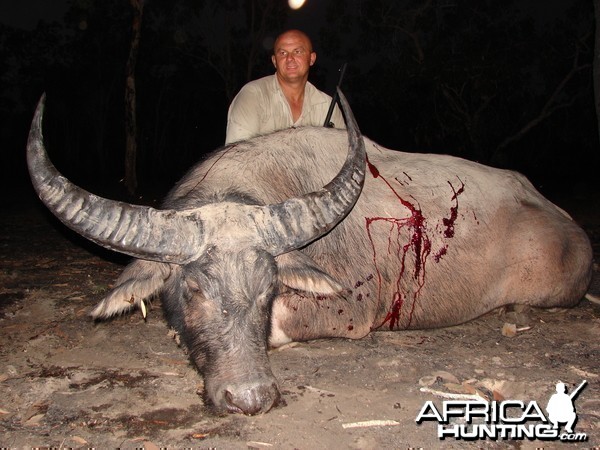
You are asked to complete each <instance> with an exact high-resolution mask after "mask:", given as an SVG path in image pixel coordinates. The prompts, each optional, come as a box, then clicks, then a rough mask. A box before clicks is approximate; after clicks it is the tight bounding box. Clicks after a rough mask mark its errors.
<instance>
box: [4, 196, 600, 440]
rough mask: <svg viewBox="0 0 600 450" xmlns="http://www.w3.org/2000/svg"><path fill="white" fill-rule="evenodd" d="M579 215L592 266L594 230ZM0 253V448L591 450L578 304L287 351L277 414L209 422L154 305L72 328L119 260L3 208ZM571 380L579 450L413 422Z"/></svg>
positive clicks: (599, 381)
mask: <svg viewBox="0 0 600 450" xmlns="http://www.w3.org/2000/svg"><path fill="white" fill-rule="evenodd" d="M582 217H584V220H585V221H587V222H586V224H584V226H585V227H586V230H588V232H589V233H590V235H591V236H592V238H593V240H594V243H595V249H596V251H597V256H598V245H597V244H598V242H599V241H600V233H598V230H599V229H600V226H599V225H600V223H599V222H598V221H597V217H595V216H594V217H593V218H590V217H589V216H582ZM0 248H1V252H0V327H1V329H2V333H1V334H0V363H1V364H0V447H8V448H30V447H54V448H69V447H71V448H75V447H76V448H89V447H95V448H116V447H120V448H126V449H129V448H131V449H133V448H141V447H145V448H146V449H154V448H160V447H168V448H184V447H185V448H208V447H214V448H227V449H238V448H239V449H269V448H273V449H275V448H277V449H296V448H297V449H319V448H350V449H387V448H409V447H413V448H414V447H423V448H439V447H445V448H465V447H470V448H505V447H511V448H536V447H542V446H543V447H545V448H556V447H568V448H583V447H592V446H598V445H600V339H599V337H600V306H599V305H595V304H592V303H589V302H587V301H583V302H582V303H580V305H579V306H577V307H575V308H573V309H570V310H551V311H545V310H523V309H517V310H514V309H512V310H503V311H494V312H492V313H490V314H488V315H486V316H484V317H482V318H480V319H478V320H476V321H472V322H470V323H467V324H464V325H462V326H457V327H452V328H447V329H438V330H427V331H411V332H378V333H373V334H371V335H370V336H368V337H367V338H365V339H362V340H359V341H350V340H344V339H338V340H332V339H325V340H318V341H312V342H307V343H300V344H294V345H291V346H288V347H286V348H283V349H279V350H276V351H273V352H272V353H271V356H270V357H271V363H272V366H273V372H274V374H275V375H276V376H277V378H278V379H279V381H280V387H281V389H282V391H283V396H284V399H285V401H286V403H287V405H286V406H281V407H278V408H276V409H274V410H272V411H271V412H269V413H268V414H265V415H260V416H253V417H246V416H233V415H232V416H226V417H215V416H211V415H210V414H208V413H207V412H206V411H205V409H204V407H203V404H202V397H201V395H200V393H201V392H202V387H203V386H202V378H201V376H200V375H198V373H197V372H196V371H195V370H194V368H193V367H192V366H191V365H190V363H189V362H188V359H187V357H186V355H185V352H184V350H183V349H182V348H180V347H179V346H178V345H177V342H176V339H175V337H174V336H173V333H172V332H170V330H169V329H168V327H167V325H166V323H165V321H164V319H163V317H162V313H161V310H160V305H159V304H157V303H155V304H154V305H153V307H152V309H151V310H150V311H149V315H148V318H147V320H146V321H144V320H143V318H142V316H141V314H139V313H136V314H133V315H129V316H125V317H121V318H118V319H116V320H113V321H110V322H104V323H99V324H94V323H93V322H91V321H90V320H89V319H88V318H87V317H86V314H87V312H88V311H89V310H90V308H91V307H92V306H93V305H94V304H95V301H96V300H98V299H99V297H100V296H101V294H102V292H105V291H106V290H107V289H108V287H109V285H110V284H111V283H112V282H113V280H114V279H115V278H116V276H117V275H118V273H119V272H120V270H121V269H122V267H123V264H124V263H125V261H126V260H125V259H124V258H121V257H119V256H116V255H111V254H109V253H106V252H104V251H102V250H100V249H98V248H96V247H94V246H92V245H91V244H88V243H85V242H83V241H82V240H81V239H79V238H78V237H76V236H73V235H72V234H70V233H68V232H67V231H65V230H64V229H63V228H62V227H61V226H60V225H58V224H56V222H55V221H53V220H52V219H51V218H49V216H48V215H47V214H46V213H44V212H43V210H42V209H41V208H38V207H33V206H32V207H26V208H24V207H19V208H16V207H9V208H5V209H4V214H3V215H2V216H0ZM505 324H514V325H515V326H516V328H517V330H518V331H516V335H514V336H510V335H511V334H513V333H510V329H511V327H510V326H508V327H506V326H505ZM503 327H504V333H503V332H502V330H503ZM512 329H513V330H514V327H513V328H512ZM584 379H586V380H587V381H588V383H589V384H588V385H587V386H586V387H585V388H584V390H583V391H582V392H581V394H580V395H579V396H578V397H577V400H576V402H575V404H576V408H577V413H578V416H579V421H578V423H577V426H576V431H577V432H579V433H586V434H587V436H588V441H587V442H584V443H577V444H560V443H558V442H543V441H529V440H524V441H512V440H511V441H505V440H498V441H497V442H494V441H490V440H487V441H475V442H465V441H456V440H454V439H446V440H444V441H440V440H439V439H438V438H437V436H436V424H435V423H433V422H425V423H423V424H421V425H417V424H416V423H415V418H416V416H417V415H418V413H419V411H420V409H421V407H422V406H423V405H424V403H425V402H426V401H427V400H432V401H434V402H435V403H436V404H437V405H441V402H442V398H441V397H440V395H451V394H468V395H473V394H475V393H479V394H480V395H483V396H485V397H486V398H488V399H493V398H496V399H502V398H506V399H509V398H510V399H519V400H522V401H524V402H529V401H531V400H535V401H537V402H538V403H539V404H540V405H542V406H545V405H546V402H547V401H548V399H549V397H550V395H551V394H552V393H553V392H554V389H555V383H556V382H557V381H559V380H561V381H563V382H565V383H566V384H567V385H568V386H569V387H570V388H571V389H572V388H573V387H574V386H576V385H578V384H579V383H581V382H582V380H584ZM423 388H425V389H423ZM423 390H425V392H424V391H423ZM427 390H428V391H427Z"/></svg>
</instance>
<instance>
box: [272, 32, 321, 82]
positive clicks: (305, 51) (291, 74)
mask: <svg viewBox="0 0 600 450" xmlns="http://www.w3.org/2000/svg"><path fill="white" fill-rule="evenodd" d="M316 59H317V54H316V53H315V52H313V51H312V45H311V43H310V40H309V39H308V38H307V37H306V36H305V35H304V34H302V33H298V32H295V31H290V32H288V33H284V34H282V35H281V36H280V37H279V38H278V39H277V41H276V42H275V47H274V52H273V56H272V57H271V60H272V61H273V65H274V66H275V69H276V70H277V75H278V76H279V77H280V78H281V79H283V80H284V81H288V82H294V81H300V80H306V79H307V78H308V71H309V69H310V66H312V65H313V64H314V63H315V60H316Z"/></svg>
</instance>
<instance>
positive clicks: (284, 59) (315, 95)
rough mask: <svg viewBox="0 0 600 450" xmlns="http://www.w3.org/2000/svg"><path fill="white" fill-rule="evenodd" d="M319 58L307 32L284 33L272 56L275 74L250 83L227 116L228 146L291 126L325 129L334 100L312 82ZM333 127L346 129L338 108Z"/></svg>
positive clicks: (332, 118)
mask: <svg viewBox="0 0 600 450" xmlns="http://www.w3.org/2000/svg"><path fill="white" fill-rule="evenodd" d="M316 59H317V54H316V53H315V52H314V51H313V48H312V43H311V41H310V38H309V37H308V36H307V35H306V34H305V33H303V32H302V31H299V30H289V31H286V32H284V33H282V34H280V35H279V36H278V37H277V39H276V40H275V44H274V45H273V55H272V56H271V61H272V62H273V66H274V67H275V74H274V75H269V76H266V77H264V78H260V79H258V80H254V81H251V82H249V83H248V84H246V85H245V86H244V87H242V89H241V90H240V92H239V93H238V94H237V95H236V96H235V98H234V99H233V101H232V102H231V105H230V106H229V112H228V114H227V133H226V138H225V143H226V144H230V143H232V142H237V141H241V140H244V139H249V138H251V137H254V136H259V135H262V134H267V133H271V132H273V131H276V130H282V129H285V128H290V127H300V126H323V122H324V121H325V118H326V116H327V111H328V110H329V105H330V103H331V97H330V96H329V95H327V94H325V93H324V92H321V91H320V90H318V89H317V88H316V87H315V86H314V85H313V84H312V83H310V82H309V81H308V73H309V71H310V68H311V66H312V65H313V64H314V63H315V61H316ZM330 125H331V126H333V127H335V128H345V124H344V119H343V116H342V113H341V111H340V110H339V108H338V107H337V105H336V107H335V109H334V111H333V115H332V116H331V123H330Z"/></svg>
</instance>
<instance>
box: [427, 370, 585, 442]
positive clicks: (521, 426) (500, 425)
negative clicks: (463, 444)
mask: <svg viewBox="0 0 600 450" xmlns="http://www.w3.org/2000/svg"><path fill="white" fill-rule="evenodd" d="M586 384H587V381H586V380H583V382H582V383H581V384H579V386H577V387H576V388H575V389H574V390H573V391H572V392H571V393H570V394H569V393H567V386H566V385H565V383H562V382H558V383H556V393H554V394H552V395H551V396H550V399H549V400H548V404H547V406H546V412H547V415H546V414H545V413H544V411H543V410H542V408H541V407H540V406H539V405H538V403H537V402H536V401H535V400H533V401H530V402H523V401H521V400H504V401H501V402H498V401H491V402H489V401H486V400H484V399H483V398H482V399H481V400H445V401H443V402H442V405H441V408H438V407H437V406H436V405H435V404H434V403H433V401H431V400H428V401H427V402H425V404H424V405H423V407H422V408H421V411H419V414H418V415H417V417H416V419H415V422H416V423H417V424H421V423H422V422H423V421H430V420H431V421H436V422H437V435H438V438H439V439H441V440H444V439H447V438H454V439H456V440H477V439H483V440H485V439H491V440H494V441H495V440H498V439H502V440H508V439H514V440H524V439H529V440H535V439H540V440H545V441H550V440H561V441H578V442H582V441H587V439H588V436H587V434H586V433H575V432H574V431H573V428H574V426H575V423H576V422H577V413H576V411H575V405H574V401H575V399H576V398H577V396H578V395H579V394H580V393H581V391H582V390H583V388H584V387H585V386H586ZM561 424H565V425H564V431H562V432H561V431H560V425H561Z"/></svg>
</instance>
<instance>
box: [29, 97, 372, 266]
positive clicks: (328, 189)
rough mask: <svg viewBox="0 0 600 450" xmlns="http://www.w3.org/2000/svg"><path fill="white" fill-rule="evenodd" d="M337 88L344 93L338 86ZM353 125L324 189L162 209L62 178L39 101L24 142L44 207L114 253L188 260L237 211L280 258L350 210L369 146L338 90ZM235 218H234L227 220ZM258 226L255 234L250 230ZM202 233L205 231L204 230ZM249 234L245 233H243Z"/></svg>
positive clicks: (317, 236)
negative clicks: (257, 202)
mask: <svg viewBox="0 0 600 450" xmlns="http://www.w3.org/2000/svg"><path fill="white" fill-rule="evenodd" d="M338 91H339V90H338ZM339 94H340V100H341V104H342V110H343V111H344V114H345V116H346V121H347V122H348V141H349V152H348V156H347V157H346V161H345V163H344V165H343V166H342V169H341V170H340V172H339V173H338V174H337V175H336V177H335V178H334V179H333V180H332V181H331V182H330V183H328V184H327V185H326V186H325V187H323V188H322V189H320V190H319V191H316V192H312V193H309V194H305V195H303V196H300V197H296V198H292V199H289V200H286V201H284V202H282V203H278V204H274V205H268V206H262V207H261V206H251V205H237V206H235V207H233V206H234V205H229V206H230V207H233V208H232V209H229V208H222V207H219V206H218V205H206V206H204V207H200V208H196V209H190V210H187V211H178V210H159V209H155V208H151V207H148V206H138V205H131V204H127V203H123V202H117V201H114V200H108V199H105V198H102V197H98V196H96V195H94V194H91V193H89V192H87V191H85V190H84V189H81V188H79V187H78V186H76V185H74V184H73V183H71V182H70V181H69V180H67V179H66V178H65V177H63V176H62V175H61V174H60V173H59V172H58V171H57V170H56V168H55V167H54V165H53V164H52V163H51V162H50V160H49V159H48V155H47V153H46V150H45V147H44V143H43V136H42V116H43V112H44V103H45V95H43V96H42V98H41V99H40V101H39V103H38V106H37V108H36V112H35V115H34V118H33V122H32V124H31V130H30V132H29V139H28V142H27V164H28V167H29V173H30V175H31V179H32V182H33V186H34V188H35V190H36V191H37V193H38V195H39V197H40V199H41V200H42V201H43V202H44V204H45V205H46V206H47V207H48V208H49V209H50V210H51V211H52V212H53V213H54V214H55V215H56V216H57V217H58V218H59V219H60V220H61V221H62V222H63V223H64V224H65V225H67V226H68V227H70V228H71V229H73V230H74V231H76V232H77V233H79V234H81V235H82V236H84V237H86V238H87V239H89V240H91V241H93V242H95V243H97V244H99V245H101V246H103V247H105V248H108V249H110V250H115V251H119V252H121V253H125V254H128V255H130V256H133V257H136V258H141V259H147V260H152V261H161V262H172V263H176V264H185V263H187V262H189V261H192V260H194V259H196V258H197V257H198V256H199V255H201V254H202V253H203V252H204V248H205V247H206V242H207V241H208V239H209V238H207V237H206V236H205V234H214V233H215V232H216V230H213V231H212V232H210V231H208V229H213V228H214V227H215V225H217V223H216V222H220V223H224V222H227V217H220V220H219V219H216V220H215V218H216V217H218V216H219V215H220V216H223V215H224V216H231V218H233V217H234V216H236V215H241V216H240V217H245V218H246V219H245V220H241V221H239V222H238V221H237V220H234V221H233V222H238V223H241V222H245V223H246V224H247V225H249V224H248V223H247V222H246V220H247V219H251V220H252V221H253V222H254V227H250V229H249V228H247V227H246V226H245V231H246V232H247V233H249V234H254V238H251V239H252V240H254V239H259V242H260V243H259V242H257V245H261V246H262V247H263V248H265V249H267V250H268V251H270V252H271V253H272V254H273V255H279V254H282V253H285V252H288V251H291V250H293V249H296V248H299V247H302V246H304V245H306V244H308V243H309V242H311V241H313V240H315V239H318V238H319V237H320V236H322V235H324V234H325V233H327V232H328V231H329V230H331V229H332V228H333V227H334V226H335V225H336V224H337V223H338V222H339V221H341V220H342V219H343V218H344V217H345V216H346V215H347V214H348V213H349V212H350V210H351V209H352V207H353V206H354V204H355V203H356V201H357V200H358V197H359V195H360V192H361V190H362V185H363V183H364V178H365V165H366V156H365V145H364V141H363V140H362V137H361V135H360V131H359V130H358V126H357V124H356V121H355V119H354V116H353V114H352V111H351V110H350V107H349V105H348V102H347V100H346V98H345V97H344V95H343V94H342V93H341V91H339ZM230 223H231V222H230ZM252 229H254V231H251V230H252ZM205 230H206V231H208V233H205ZM246 236H248V235H246Z"/></svg>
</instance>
